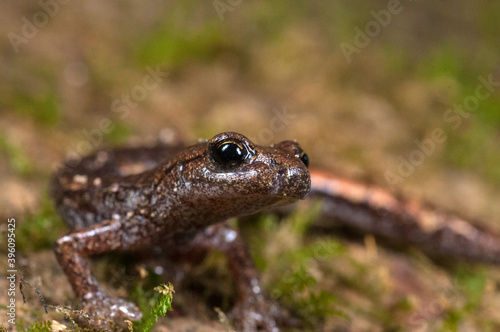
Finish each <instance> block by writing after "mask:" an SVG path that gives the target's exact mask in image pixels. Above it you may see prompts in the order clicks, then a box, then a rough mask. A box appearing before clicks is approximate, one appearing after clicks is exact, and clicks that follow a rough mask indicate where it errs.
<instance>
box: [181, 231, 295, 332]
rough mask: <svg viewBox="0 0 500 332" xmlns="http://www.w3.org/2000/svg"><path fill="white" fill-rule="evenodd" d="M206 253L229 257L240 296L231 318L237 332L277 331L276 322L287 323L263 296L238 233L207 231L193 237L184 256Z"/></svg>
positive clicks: (286, 317)
mask: <svg viewBox="0 0 500 332" xmlns="http://www.w3.org/2000/svg"><path fill="white" fill-rule="evenodd" d="M206 249H215V250H219V251H222V252H223V253H224V254H225V256H226V257H227V260H228V263H229V269H230V271H231V274H232V276H233V279H234V281H235V283H236V286H237V291H238V295H239V300H238V303H237V304H236V306H235V308H234V309H233V311H232V314H231V316H233V318H234V319H235V322H236V324H237V325H238V329H239V330H241V331H247V332H250V331H257V330H259V329H261V330H263V331H278V328H277V321H284V320H287V319H288V316H287V314H286V313H285V312H284V311H283V310H282V309H281V308H280V307H279V306H278V305H277V304H275V303H272V301H270V300H269V299H268V298H267V297H266V295H265V294H264V290H263V289H262V286H261V283H260V278H259V272H258V271H257V269H256V268H255V265H254V263H253V260H252V258H251V256H250V254H249V252H248V250H247V248H246V245H245V243H244V241H243V239H242V237H241V236H240V234H239V233H238V231H237V230H235V229H232V228H230V227H229V226H227V225H225V224H218V225H214V226H210V227H207V228H206V229H204V230H203V231H200V232H198V233H197V234H196V235H195V236H194V238H193V239H192V241H191V242H189V244H188V251H184V254H187V255H189V253H190V252H192V251H194V252H199V250H206Z"/></svg>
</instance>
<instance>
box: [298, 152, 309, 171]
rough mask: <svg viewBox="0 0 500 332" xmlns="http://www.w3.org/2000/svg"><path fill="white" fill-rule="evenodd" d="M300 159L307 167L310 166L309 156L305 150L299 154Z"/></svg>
mask: <svg viewBox="0 0 500 332" xmlns="http://www.w3.org/2000/svg"><path fill="white" fill-rule="evenodd" d="M299 158H300V160H302V162H303V163H304V165H306V167H309V157H308V156H307V154H306V153H305V152H301V153H300V156H299Z"/></svg>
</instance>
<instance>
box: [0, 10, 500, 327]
mask: <svg viewBox="0 0 500 332" xmlns="http://www.w3.org/2000/svg"><path fill="white" fill-rule="evenodd" d="M499 22H500V3H499V2H496V1H491V0H490V1H487V0H480V1H475V2H474V3H471V2H468V1H463V0H458V1H442V2H439V3H438V2H432V1H411V0H410V1H396V0H391V1H378V0H376V1H369V2H368V1H358V0H354V1H353V0H351V1H344V0H340V1H335V2H323V1H307V2H306V1H300V2H293V3H290V2H285V1H273V2H266V1H243V0H240V1H236V0H232V1H230V0H215V1H209V2H197V1H183V2H172V1H165V2H159V1H155V2H147V3H144V2H141V1H119V2H112V3H110V2H104V3H103V2H100V1H85V2H72V1H67V0H65V1H63V0H60V1H57V0H45V1H40V2H29V1H24V2H3V3H2V5H1V10H0V32H1V34H2V36H3V37H4V38H2V43H1V44H0V77H1V83H0V116H1V119H2V120H1V122H0V129H1V130H0V172H1V173H2V177H1V178H0V187H1V188H2V190H1V192H0V215H1V216H5V218H2V220H6V218H7V217H11V216H15V217H16V219H17V220H18V226H19V227H20V229H19V230H18V231H19V237H20V240H19V242H20V243H21V244H19V246H21V249H23V250H24V251H23V252H24V253H25V255H26V257H27V259H26V260H25V261H24V264H25V265H26V266H25V269H26V270H27V271H28V272H25V273H26V274H27V275H30V274H31V275H38V276H41V275H46V277H45V280H44V278H42V277H40V278H39V279H38V285H39V286H41V287H42V288H43V285H44V283H47V282H48V281H47V280H46V279H47V278H48V279H52V280H54V278H56V279H57V278H60V280H61V284H65V283H66V281H65V280H64V276H62V275H61V271H60V270H57V269H58V268H57V265H55V264H56V263H55V260H54V259H53V257H52V254H51V252H50V243H51V242H52V241H53V240H54V238H56V237H57V236H60V235H61V234H64V232H66V231H67V229H66V228H65V226H64V225H63V223H62V222H61V221H60V220H58V219H56V217H55V215H54V212H53V208H52V207H51V204H50V201H49V199H48V195H47V182H48V179H49V177H50V174H51V173H52V172H53V171H54V170H55V169H57V167H58V166H59V165H60V164H61V162H62V161H63V160H64V158H65V157H66V156H68V155H73V156H74V155H80V156H82V155H85V154H87V153H89V152H91V151H92V150H94V149H98V148H101V147H104V146H110V145H111V146H112V145H121V144H139V143H144V142H150V141H152V140H154V139H156V138H157V137H158V135H160V134H161V135H166V136H168V137H172V136H175V137H182V139H183V140H185V141H186V142H195V141H196V140H197V139H198V138H210V137H212V136H213V135H215V134H217V133H219V132H222V131H227V130H231V131H238V132H241V133H243V134H245V135H246V136H248V137H249V138H251V139H252V140H254V141H255V142H257V143H259V144H270V143H273V142H278V141H280V140H284V139H296V140H297V141H299V142H300V143H301V145H302V146H303V148H304V149H305V150H306V152H307V153H308V155H309V158H310V164H311V167H312V168H321V169H324V170H329V171H331V172H333V173H335V174H337V175H341V176H345V177H347V178H351V179H354V180H357V181H360V182H365V183H372V184H376V185H378V186H381V187H384V188H388V189H390V190H392V191H393V192H394V193H400V194H403V195H404V196H406V197H410V198H412V199H417V200H422V201H424V202H427V203H430V204H431V205H433V206H436V207H439V208H442V209H444V210H448V211H451V212H454V213H457V214H459V215H462V216H464V217H466V218H469V219H471V220H480V221H481V222H482V223H484V224H488V225H489V226H490V227H492V228H494V229H496V230H500V225H498V223H499V222H500V217H499V215H500V204H498V202H499V201H500V167H498V165H499V164H500V153H499V148H500V93H499V91H500V62H499V59H500V43H499V40H500V23H499ZM54 220H56V221H54ZM27 224H29V225H30V226H25V225H27ZM2 225H4V223H3V221H2ZM2 227H3V228H2V231H3V232H5V226H2ZM23 236H24V238H23ZM2 239H5V237H2ZM26 239H28V240H29V241H27V242H29V243H26V244H25V243H24V242H25V241H26ZM2 241H4V240H2ZM337 241H340V243H341V244H342V246H343V247H344V248H345V250H346V251H345V253H343V254H339V256H341V257H338V258H337V259H336V260H335V259H333V260H331V261H329V266H330V267H328V268H327V269H331V270H328V272H324V270H323V272H322V274H321V275H322V276H323V277H318V278H317V281H318V284H320V285H322V287H324V289H326V290H327V291H328V292H330V293H332V294H335V296H336V300H335V301H336V302H335V303H334V304H333V307H334V308H335V312H334V313H329V316H328V317H329V318H324V317H323V318H321V319H319V320H317V321H315V322H316V323H317V322H318V321H321V324H319V323H317V324H319V325H314V326H316V328H318V329H319V327H318V326H321V329H324V330H332V331H333V330H335V331H336V330H339V331H344V330H353V331H389V330H392V331H406V330H415V331H417V330H418V331H427V330H428V331H436V330H442V331H448V330H453V331H488V330H491V331H494V330H496V329H498V328H499V327H500V315H498V312H500V291H498V290H497V288H498V285H499V282H500V273H499V272H500V270H498V269H496V268H491V267H472V266H466V267H459V268H457V267H453V268H444V267H442V266H438V265H434V264H433V263H431V262H429V261H427V260H426V258H424V257H422V256H421V255H420V254H419V253H414V252H412V253H410V254H409V256H408V254H402V253H399V252H391V251H387V252H386V251H384V249H380V250H378V251H377V250H375V249H376V245H375V247H374V244H373V243H372V241H369V238H368V240H367V239H365V241H364V242H363V241H361V242H359V241H358V242H354V243H350V242H348V241H345V240H344V239H342V237H339V238H338V240H337ZM370 243H371V245H369V244H370ZM370 248H371V249H370ZM373 248H375V249H373ZM369 249H370V250H369ZM374 250H375V253H374ZM367 252H368V253H367ZM370 255H371V256H370ZM374 255H375V256H374ZM33 257H35V260H38V261H40V262H45V261H47V262H49V263H50V264H49V265H51V266H56V267H55V268H53V269H54V271H50V272H49V271H46V270H44V268H43V267H42V266H41V265H42V264H39V266H38V267H37V266H35V267H33V266H32V265H31V263H30V261H33V260H34V259H33ZM353 262H354V263H353ZM323 263H324V262H323ZM325 264H326V263H325ZM331 266H333V267H331ZM45 268H46V269H48V268H47V265H46V266H45ZM339 270H340V271H339ZM29 271H31V272H29ZM318 273H319V272H318ZM398 273H399V274H398ZM268 279H269V280H272V279H273V278H272V276H271V277H269V278H268ZM353 280H356V281H355V282H353ZM401 280H405V283H404V284H402V283H401ZM457 280H458V281H457ZM325 285H326V286H325ZM270 287H271V286H270ZM450 294H451V295H450ZM71 296H72V295H71V292H70V290H69V286H67V289H66V290H65V291H64V292H63V293H61V294H52V295H49V298H50V299H51V300H52V303H55V304H61V305H67V304H69V303H70V302H69V301H70V300H68V299H70V298H71ZM3 299H4V296H2V301H3ZM33 301H34V300H33ZM35 302H36V301H35ZM31 306H32V307H31ZM26 308H27V309H26V312H25V317H26V318H25V321H26V322H31V321H33V320H37V319H38V320H40V319H47V317H46V316H41V315H40V313H38V314H36V313H33V311H34V310H35V311H36V310H40V307H39V306H38V305H37V304H36V303H34V304H33V303H31V304H30V303H28V304H27V305H26ZM429 308H431V309H429ZM337 311H340V312H342V314H338V312H337ZM212 314H213V313H212ZM37 315H38V316H37ZM28 317H29V318H28ZM214 317H216V315H215V314H214V315H213V317H211V318H212V319H213V320H216V318H214ZM209 318H210V315H209ZM2 319H3V318H0V322H3V320H2ZM59 320H61V321H62V319H61V318H60V317H59Z"/></svg>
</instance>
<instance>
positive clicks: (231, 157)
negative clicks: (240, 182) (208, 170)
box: [213, 142, 248, 166]
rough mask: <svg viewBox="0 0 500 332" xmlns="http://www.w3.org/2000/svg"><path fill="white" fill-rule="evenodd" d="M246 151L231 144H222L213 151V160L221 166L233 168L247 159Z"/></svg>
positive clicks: (239, 146)
mask: <svg viewBox="0 0 500 332" xmlns="http://www.w3.org/2000/svg"><path fill="white" fill-rule="evenodd" d="M247 154H248V151H247V149H246V148H245V147H243V146H241V145H238V144H236V143H233V142H222V143H221V144H219V145H218V146H217V148H216V149H215V151H214V153H213V156H214V159H215V160H216V161H217V162H218V163H219V164H221V165H223V166H235V165H238V164H240V163H241V162H242V161H243V160H245V158H246V157H247Z"/></svg>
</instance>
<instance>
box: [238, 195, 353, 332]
mask: <svg viewBox="0 0 500 332" xmlns="http://www.w3.org/2000/svg"><path fill="white" fill-rule="evenodd" d="M319 208H320V205H319V204H313V206H312V207H311V206H310V209H308V210H300V209H299V210H298V211H296V212H294V213H292V214H291V215H290V216H289V217H288V218H286V219H287V220H284V221H283V222H282V223H280V222H279V219H278V218H277V217H276V216H273V215H270V216H269V215H268V216H261V217H259V218H258V219H257V220H256V221H257V222H256V223H254V224H253V226H254V227H253V228H252V227H250V226H248V225H246V226H245V227H244V228H245V230H244V231H245V234H247V233H248V237H249V241H250V243H251V245H250V248H251V253H252V256H253V257H254V260H255V261H256V264H257V266H258V268H260V269H262V270H264V273H265V274H266V275H268V277H267V278H268V279H269V282H268V283H267V285H266V286H267V288H268V291H269V293H270V295H271V297H272V298H273V299H274V300H276V301H278V302H280V303H283V304H284V305H285V306H286V307H288V308H289V309H291V310H292V311H293V312H294V313H296V314H297V315H298V316H299V317H302V320H303V323H304V324H306V325H308V326H309V327H314V326H317V324H318V322H320V321H322V320H323V319H325V317H327V316H330V315H340V312H339V311H338V310H337V309H336V307H335V305H334V303H335V297H334V296H333V294H331V293H329V292H327V291H324V290H322V289H321V287H320V286H319V285H318V280H317V279H316V276H315V273H314V270H315V268H314V266H316V265H317V264H319V263H322V262H324V261H328V260H330V259H332V258H334V257H337V256H339V255H341V254H342V253H344V252H345V249H344V247H343V246H342V245H341V244H340V243H339V242H337V241H336V240H334V239H331V238H324V239H323V238H318V237H315V238H313V239H311V240H307V236H306V231H307V229H308V227H309V225H310V224H311V223H312V221H313V220H314V219H315V218H316V216H317V214H318V212H319ZM277 243H279V244H280V245H279V246H278V247H275V246H273V245H272V244H277ZM270 262H272V264H270Z"/></svg>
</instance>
